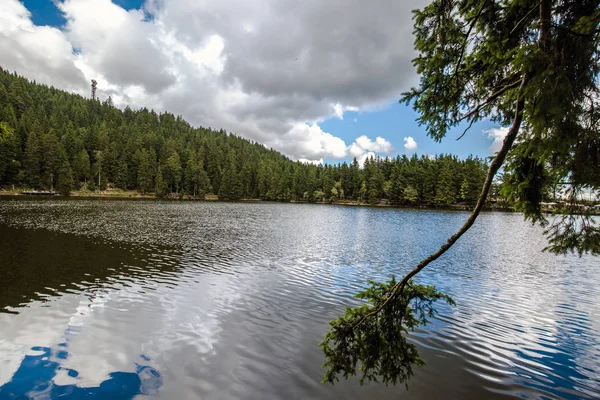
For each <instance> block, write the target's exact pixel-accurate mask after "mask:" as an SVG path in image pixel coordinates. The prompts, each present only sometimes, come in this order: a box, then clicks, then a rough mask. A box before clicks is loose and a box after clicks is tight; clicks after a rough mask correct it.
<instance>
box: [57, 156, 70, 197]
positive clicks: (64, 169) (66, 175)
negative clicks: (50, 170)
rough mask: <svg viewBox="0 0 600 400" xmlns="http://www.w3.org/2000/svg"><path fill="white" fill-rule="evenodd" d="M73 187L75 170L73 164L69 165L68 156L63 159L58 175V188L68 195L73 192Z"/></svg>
mask: <svg viewBox="0 0 600 400" xmlns="http://www.w3.org/2000/svg"><path fill="white" fill-rule="evenodd" d="M72 188H73V172H72V171H71V166H70V165H69V162H68V160H67V159H66V157H65V158H64V159H63V162H62V165H61V166H60V167H59V170H58V177H57V180H56V190H57V191H58V193H60V194H62V195H63V196H68V195H70V194H71V189H72Z"/></svg>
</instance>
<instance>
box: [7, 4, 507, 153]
mask: <svg viewBox="0 0 600 400" xmlns="http://www.w3.org/2000/svg"><path fill="white" fill-rule="evenodd" d="M18 1H19V0H3V3H5V4H4V5H0V12H1V13H2V14H4V15H5V16H8V18H9V19H8V21H5V22H4V24H6V25H7V26H8V25H17V26H21V25H22V26H23V27H24V28H23V31H22V32H18V31H16V33H15V31H14V30H13V31H10V32H9V33H7V34H5V37H2V35H0V49H1V48H2V45H3V43H2V41H3V40H4V41H5V43H4V45H5V46H7V47H8V48H10V49H20V48H21V47H25V46H24V45H23V44H22V43H27V45H28V46H29V47H32V46H31V43H32V42H35V43H36V44H38V42H39V46H40V48H39V49H38V50H36V49H30V51H29V52H27V50H23V52H22V53H19V52H18V51H16V52H15V53H17V54H14V55H13V54H12V53H11V54H10V55H9V58H7V59H5V60H3V61H0V65H2V66H3V67H4V68H8V69H11V70H16V71H17V72H19V73H21V74H23V75H25V76H27V77H29V78H31V79H36V80H37V81H39V82H43V83H47V84H52V85H54V86H57V87H60V88H63V89H65V90H70V91H75V92H79V93H81V94H83V95H89V94H88V93H89V81H90V79H96V80H98V82H99V96H100V98H101V99H102V98H105V97H108V96H109V95H110V96H111V97H112V98H113V100H115V103H116V104H117V106H120V107H123V106H125V105H127V104H129V105H131V106H132V107H144V106H145V107H148V108H153V109H155V110H157V111H170V112H173V113H175V114H181V115H183V117H184V118H186V119H187V120H189V121H190V122H192V123H193V124H195V125H204V126H210V127H213V128H221V127H223V128H225V129H226V130H227V131H230V132H235V133H238V134H240V135H242V136H245V137H247V138H249V139H252V140H256V141H258V142H261V143H264V144H265V145H267V146H269V147H273V148H275V149H276V150H279V151H282V152H283V153H284V154H286V155H289V156H290V157H292V158H296V159H306V160H312V161H319V160H321V161H324V162H333V163H335V162H339V161H347V160H351V158H352V157H353V155H357V154H360V155H361V156H360V157H364V156H366V155H367V154H370V152H374V153H376V154H379V155H381V156H395V155H397V154H404V153H409V154H412V153H417V154H427V155H433V154H440V153H452V154H456V155H458V156H459V157H466V156H468V155H471V154H472V155H476V156H479V157H488V156H490V155H491V151H493V149H492V150H490V146H491V145H492V143H493V142H494V137H495V138H496V144H497V143H498V141H499V140H501V138H502V132H503V131H501V130H495V131H492V132H493V133H494V134H493V135H490V134H489V131H490V130H492V129H493V128H498V127H497V126H494V125H493V124H491V123H489V122H485V121H484V122H480V123H479V124H476V125H474V126H473V127H472V129H471V130H470V131H469V133H468V134H467V135H466V136H465V137H463V138H462V139H461V140H460V141H457V140H455V139H456V138H457V137H458V136H459V135H460V134H461V133H462V131H463V129H464V127H459V128H456V129H455V130H453V131H451V132H449V134H448V136H447V137H446V138H445V139H444V140H443V141H442V142H441V143H436V142H435V141H433V140H432V139H431V138H429V137H427V135H426V131H425V127H422V126H419V125H418V124H417V122H416V118H417V114H416V113H415V112H414V111H413V110H412V108H411V107H410V106H406V105H404V104H399V103H398V98H399V96H400V93H402V91H404V90H407V89H408V88H409V86H410V85H411V84H414V83H415V82H417V77H416V74H415V72H414V69H413V67H412V65H411V62H410V60H411V59H412V58H413V57H414V53H413V51H412V37H411V35H410V10H411V9H413V8H416V7H419V6H422V5H423V4H425V2H426V1H427V0H406V1H405V2H397V1H396V0H377V1H376V2H375V3H374V5H373V7H375V9H376V11H377V12H375V13H372V14H373V15H371V13H369V9H368V8H364V9H357V10H351V9H338V8H336V7H333V6H330V5H328V3H324V2H321V1H320V0H307V2H306V3H302V4H300V5H299V6H298V8H297V9H292V10H287V9H282V7H281V6H280V3H279V2H278V1H277V0H265V1H261V2H259V1H253V0H248V1H244V0H222V1H219V2H213V1H206V2H203V1H202V0H168V1H167V0H161V1H159V2H157V1H154V2H145V1H143V0H112V2H111V1H110V0H56V3H55V2H54V1H51V0H22V1H21V2H20V3H19V2H18ZM154 4H160V6H158V7H155V6H154ZM22 6H25V7H26V9H27V10H28V11H29V13H30V15H29V16H27V15H24V14H27V13H26V12H25V13H23V12H21V11H20V9H19V7H22ZM2 7H5V9H2ZM11 13H12V14H13V15H12V16H11V15H10V14H11ZM148 15H152V19H148ZM11 17H12V18H13V19H14V20H10V18H11ZM1 19H2V18H1V17H0V23H2V22H3V21H2V20H1ZM155 19H156V20H155ZM28 24H31V26H30V27H27V26H28ZM48 27H54V28H56V29H50V30H48V29H49V28H48ZM332 32H334V33H335V35H333V34H332ZM0 33H2V32H0ZM49 33H51V35H49ZM11 35H12V36H11ZM36 35H37V36H36ZM24 36H27V38H26V39H23V37H24ZM48 37H50V38H51V39H52V40H49V39H47V38H48ZM373 38H376V39H373ZM20 41H23V42H20ZM65 49H67V50H68V49H71V50H70V51H65ZM9 53H10V52H9ZM10 56H12V57H13V58H12V59H11V58H10ZM190 88H193V90H192V89H190ZM382 105H383V106H382ZM340 110H345V111H344V112H343V114H342V115H341V114H340ZM354 110H356V111H354ZM340 115H341V116H342V118H340ZM315 124H317V125H318V128H317V127H316V125H315ZM363 136H366V138H363V141H362V142H361V141H360V140H357V139H359V138H361V137H363ZM492 136H493V137H492ZM408 137H410V138H412V140H411V142H412V143H413V145H414V144H415V143H416V149H415V148H414V146H413V148H409V149H406V148H405V146H404V145H405V143H406V142H405V138H408ZM377 138H380V139H379V140H380V142H378V143H380V144H381V143H382V144H383V145H381V146H375V145H374V143H375V142H376V140H377ZM360 143H363V144H362V145H360ZM365 143H366V145H365ZM361 146H362V147H361ZM392 148H393V150H391V149H392ZM360 157H359V158H360Z"/></svg>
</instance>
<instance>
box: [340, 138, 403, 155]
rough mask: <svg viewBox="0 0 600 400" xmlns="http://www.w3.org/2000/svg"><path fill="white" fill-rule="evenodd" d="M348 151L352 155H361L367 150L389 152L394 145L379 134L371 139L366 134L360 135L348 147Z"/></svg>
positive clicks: (392, 149)
mask: <svg viewBox="0 0 600 400" xmlns="http://www.w3.org/2000/svg"><path fill="white" fill-rule="evenodd" d="M348 151H349V152H350V154H351V155H352V156H354V157H361V156H363V155H364V154H365V153H367V152H377V153H384V154H390V153H392V152H393V151H394V147H393V146H392V144H391V143H390V142H389V141H387V140H386V139H384V138H382V137H380V136H378V137H377V138H375V141H372V140H371V139H369V138H368V137H367V136H366V135H362V136H359V137H358V138H357V139H356V140H355V142H354V143H352V144H351V145H350V146H349V147H348Z"/></svg>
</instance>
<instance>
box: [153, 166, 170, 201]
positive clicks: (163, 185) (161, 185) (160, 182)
mask: <svg viewBox="0 0 600 400" xmlns="http://www.w3.org/2000/svg"><path fill="white" fill-rule="evenodd" d="M154 193H155V194H156V196H157V197H165V196H166V195H167V194H168V193H169V187H168V186H167V182H166V181H165V179H164V178H163V173H162V167H158V172H157V173H156V182H155V186H154Z"/></svg>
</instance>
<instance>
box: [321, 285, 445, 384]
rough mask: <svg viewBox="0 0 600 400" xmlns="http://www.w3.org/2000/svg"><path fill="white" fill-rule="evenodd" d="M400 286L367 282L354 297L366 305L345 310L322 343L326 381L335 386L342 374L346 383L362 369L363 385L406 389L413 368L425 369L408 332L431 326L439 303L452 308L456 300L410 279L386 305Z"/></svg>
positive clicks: (333, 323) (333, 322) (331, 324)
mask: <svg viewBox="0 0 600 400" xmlns="http://www.w3.org/2000/svg"><path fill="white" fill-rule="evenodd" d="M396 285H397V282H396V279H395V277H392V279H391V280H390V281H388V282H385V283H378V282H374V281H369V287H367V288H366V289H365V290H363V291H361V292H359V293H358V294H357V295H356V297H357V298H358V299H361V300H364V301H365V302H366V303H365V304H363V305H361V306H359V307H354V308H346V312H345V313H344V315H343V316H341V317H339V318H338V319H337V320H334V321H331V322H330V326H331V329H330V331H329V332H327V334H326V335H325V340H323V342H322V343H320V346H321V348H322V349H323V352H324V353H325V357H327V361H326V362H325V364H323V367H324V368H326V369H327V371H326V373H325V378H324V380H323V382H324V383H325V382H328V383H334V382H336V381H337V380H338V376H339V375H341V376H343V377H344V378H346V379H347V378H348V377H349V376H352V375H355V374H356V372H357V370H359V371H360V373H361V377H360V383H361V385H362V384H363V383H365V382H368V381H374V382H382V383H385V384H390V383H391V384H396V383H404V384H406V385H407V388H408V383H407V382H408V380H409V378H410V377H411V376H412V375H413V366H415V365H416V366H419V367H421V366H423V365H425V362H424V361H423V360H422V359H421V358H420V357H419V352H418V351H417V347H416V345H415V344H413V343H410V342H409V340H408V335H409V332H410V331H413V330H414V329H415V328H416V327H418V326H421V325H425V324H427V322H428V318H431V317H432V316H433V315H434V313H435V310H434V308H433V304H434V303H435V302H436V301H438V300H444V301H446V302H447V303H449V304H452V305H453V304H454V301H453V300H452V299H451V298H450V297H449V296H447V295H444V294H442V293H440V292H438V291H437V290H436V288H435V287H434V286H425V285H419V284H416V283H415V282H414V281H412V280H411V281H409V282H408V283H407V284H406V285H405V286H404V288H403V289H402V291H401V293H400V295H399V296H398V297H396V298H394V299H393V300H392V301H390V302H389V303H388V304H387V305H386V306H385V307H383V305H384V303H385V302H386V300H387V299H388V296H389V295H390V293H391V292H392V289H393V288H394V287H396ZM381 307H383V308H381ZM378 309H381V311H379V312H377V310H378Z"/></svg>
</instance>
